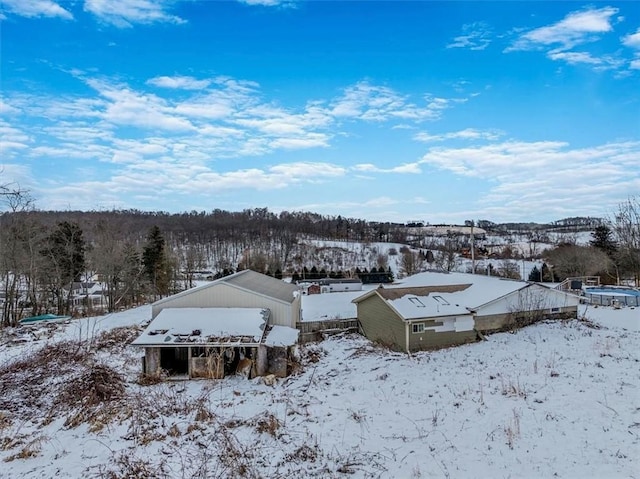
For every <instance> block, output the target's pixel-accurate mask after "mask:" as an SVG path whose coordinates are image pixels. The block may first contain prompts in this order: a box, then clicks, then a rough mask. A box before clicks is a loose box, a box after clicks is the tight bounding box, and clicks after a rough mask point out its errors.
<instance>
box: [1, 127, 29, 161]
mask: <svg viewBox="0 0 640 479" xmlns="http://www.w3.org/2000/svg"><path fill="white" fill-rule="evenodd" d="M31 142H32V139H31V138H30V137H29V135H28V134H26V133H25V132H24V131H22V130H20V129H19V128H15V127H14V126H12V125H10V124H9V123H7V122H5V121H3V120H0V158H2V157H4V158H8V157H12V156H13V153H14V151H15V150H24V149H26V148H28V147H29V143H31Z"/></svg>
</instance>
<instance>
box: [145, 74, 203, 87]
mask: <svg viewBox="0 0 640 479" xmlns="http://www.w3.org/2000/svg"><path fill="white" fill-rule="evenodd" d="M147 84H148V85H153V86H157V87H162V88H176V89H181V90H202V89H204V88H207V87H208V86H209V85H210V84H211V80H197V79H196V78H193V77H190V76H174V77H168V76H159V77H155V78H151V79H149V80H147Z"/></svg>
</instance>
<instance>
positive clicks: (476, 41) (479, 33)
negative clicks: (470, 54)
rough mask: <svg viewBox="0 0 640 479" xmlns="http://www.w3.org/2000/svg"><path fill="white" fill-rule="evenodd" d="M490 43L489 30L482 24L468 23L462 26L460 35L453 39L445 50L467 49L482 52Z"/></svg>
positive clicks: (487, 26)
mask: <svg viewBox="0 0 640 479" xmlns="http://www.w3.org/2000/svg"><path fill="white" fill-rule="evenodd" d="M490 43H491V28H490V27H489V25H487V24H486V23H484V22H474V23H468V24H466V25H463V26H462V35H460V36H457V37H455V38H454V39H453V42H451V43H450V44H449V45H447V48H468V49H469V50H484V49H485V48H487V47H488V46H489V44H490Z"/></svg>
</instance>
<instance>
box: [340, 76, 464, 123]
mask: <svg viewBox="0 0 640 479" xmlns="http://www.w3.org/2000/svg"><path fill="white" fill-rule="evenodd" d="M462 101H465V100H464V99H446V98H437V97H432V96H426V97H425V102H426V104H425V105H424V106H419V105H416V104H415V103H411V102H409V101H408V98H407V97H406V96H402V95H400V94H398V93H397V92H395V91H394V90H393V89H391V88H389V87H385V86H375V85H371V84H370V83H369V82H366V81H362V82H359V83H356V84H355V85H352V86H350V87H348V88H346V89H345V90H344V94H343V95H342V96H340V97H339V98H337V99H335V100H334V101H333V102H332V104H331V109H330V112H331V114H332V115H333V116H335V117H338V118H347V119H360V120H364V121H377V122H383V121H389V120H392V119H411V120H415V121H423V120H436V119H438V118H440V116H441V115H442V111H443V110H445V109H447V108H450V107H451V105H452V104H453V103H458V102H462Z"/></svg>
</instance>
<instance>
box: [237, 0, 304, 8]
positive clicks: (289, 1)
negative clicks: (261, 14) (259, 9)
mask: <svg viewBox="0 0 640 479" xmlns="http://www.w3.org/2000/svg"><path fill="white" fill-rule="evenodd" d="M238 1H239V2H240V3H245V4H247V5H252V6H253V5H260V6H263V7H277V6H286V7H290V6H294V5H295V3H296V1H297V0H238Z"/></svg>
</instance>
